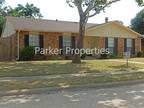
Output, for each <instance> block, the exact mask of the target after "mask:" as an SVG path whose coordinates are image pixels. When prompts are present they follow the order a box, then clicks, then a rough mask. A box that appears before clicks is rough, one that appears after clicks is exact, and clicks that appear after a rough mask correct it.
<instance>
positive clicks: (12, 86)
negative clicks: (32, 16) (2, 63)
mask: <svg viewBox="0 0 144 108" xmlns="http://www.w3.org/2000/svg"><path fill="white" fill-rule="evenodd" d="M142 79H144V73H141V72H140V73H134V74H121V75H110V76H103V77H96V76H77V77H69V78H55V79H49V80H33V81H8V82H0V91H5V90H21V89H34V88H48V87H58V88H67V87H75V86H80V85H92V84H97V83H105V82H116V81H129V80H142Z"/></svg>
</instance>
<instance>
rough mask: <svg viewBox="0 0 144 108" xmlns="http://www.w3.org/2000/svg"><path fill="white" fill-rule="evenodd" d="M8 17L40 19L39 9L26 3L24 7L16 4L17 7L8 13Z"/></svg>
mask: <svg viewBox="0 0 144 108" xmlns="http://www.w3.org/2000/svg"><path fill="white" fill-rule="evenodd" d="M8 15H10V16H16V17H28V18H42V14H41V13H40V9H39V8H37V7H35V6H34V5H33V4H28V3H27V4H26V5H25V6H23V5H21V4H18V6H17V7H15V8H14V9H11V10H10V11H9V12H8Z"/></svg>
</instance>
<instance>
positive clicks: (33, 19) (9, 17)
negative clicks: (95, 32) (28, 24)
mask: <svg viewBox="0 0 144 108" xmlns="http://www.w3.org/2000/svg"><path fill="white" fill-rule="evenodd" d="M11 18H12V19H22V20H32V21H53V22H63V23H79V22H76V21H64V20H57V19H56V20H53V19H35V18H25V17H13V16H6V19H11ZM87 24H93V25H97V24H96V23H87Z"/></svg>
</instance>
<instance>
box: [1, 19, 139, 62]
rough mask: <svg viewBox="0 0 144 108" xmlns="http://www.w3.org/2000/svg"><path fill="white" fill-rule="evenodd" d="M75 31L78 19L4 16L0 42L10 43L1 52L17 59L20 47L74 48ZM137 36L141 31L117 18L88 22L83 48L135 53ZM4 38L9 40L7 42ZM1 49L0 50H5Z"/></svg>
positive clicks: (137, 47) (137, 48) (119, 53)
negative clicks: (98, 22)
mask: <svg viewBox="0 0 144 108" xmlns="http://www.w3.org/2000/svg"><path fill="white" fill-rule="evenodd" d="M78 31H79V24H78V23H77V22H67V21H58V20H42V19H29V18H17V17H7V18H6V23H5V26H4V29H3V33H2V36H1V41H0V44H2V43H4V42H5V46H6V43H7V44H10V45H9V46H8V47H7V50H8V52H9V54H1V55H3V56H5V57H7V58H13V59H19V52H20V50H21V49H23V48H24V47H26V46H39V47H42V48H47V47H49V46H51V47H52V48H65V47H67V46H70V47H75V44H76V40H77V37H78ZM140 37H141V34H139V33H137V32H135V31H133V30H131V29H130V28H128V27H125V26H124V25H123V24H121V23H120V22H119V21H110V22H105V23H103V24H87V25H86V32H85V37H84V48H94V47H98V48H109V49H111V51H112V52H113V53H114V54H115V55H123V52H125V51H128V50H129V51H131V53H132V54H133V55H135V54H136V53H137V52H139V51H141V38H140ZM9 38H11V39H9ZM7 39H9V40H10V41H6V40H7ZM4 49H6V48H4ZM4 49H1V51H0V52H4V51H3V50H4Z"/></svg>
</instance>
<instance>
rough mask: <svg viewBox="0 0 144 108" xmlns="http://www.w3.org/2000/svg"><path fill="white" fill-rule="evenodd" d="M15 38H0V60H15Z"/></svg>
mask: <svg viewBox="0 0 144 108" xmlns="http://www.w3.org/2000/svg"><path fill="white" fill-rule="evenodd" d="M16 49H17V48H16V36H15V35H13V36H10V37H5V38H2V37H1V38H0V60H12V59H16V55H17V50H16Z"/></svg>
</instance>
